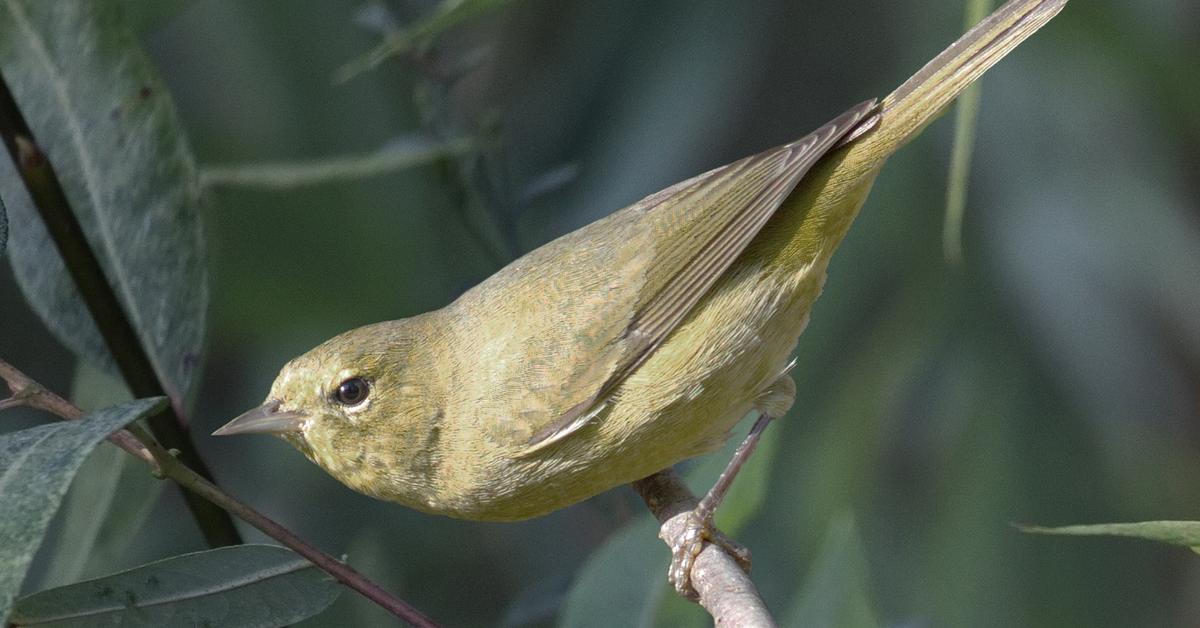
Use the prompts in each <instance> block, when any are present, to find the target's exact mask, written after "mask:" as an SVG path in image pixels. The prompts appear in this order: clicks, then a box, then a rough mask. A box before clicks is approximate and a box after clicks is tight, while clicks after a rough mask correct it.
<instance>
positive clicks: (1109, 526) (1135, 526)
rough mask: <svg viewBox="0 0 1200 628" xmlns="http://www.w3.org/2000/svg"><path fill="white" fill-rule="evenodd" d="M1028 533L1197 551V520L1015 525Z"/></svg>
mask: <svg viewBox="0 0 1200 628" xmlns="http://www.w3.org/2000/svg"><path fill="white" fill-rule="evenodd" d="M1018 527H1019V528H1020V530H1021V531H1022V532H1029V533H1031V534H1062V535H1068V536H1127V537H1132V538H1136V539H1146V540H1148V541H1159V542H1161V543H1170V544H1171V545H1183V546H1185V547H1190V548H1192V549H1193V550H1196V551H1198V552H1200V521H1141V522H1138V523H1098V524H1094V525H1076V526H1061V527H1057V528H1047V527H1042V526H1018Z"/></svg>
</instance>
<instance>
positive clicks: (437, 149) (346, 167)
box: [200, 138, 477, 190]
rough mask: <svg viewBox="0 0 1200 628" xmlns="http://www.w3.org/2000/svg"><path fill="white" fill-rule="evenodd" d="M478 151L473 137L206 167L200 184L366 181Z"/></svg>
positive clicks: (274, 185)
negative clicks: (302, 158)
mask: <svg viewBox="0 0 1200 628" xmlns="http://www.w3.org/2000/svg"><path fill="white" fill-rule="evenodd" d="M475 150H477V146H476V143H475V142H474V141H473V140H472V139H470V138H458V139H453V140H447V141H445V142H438V143H429V144H428V145H427V146H420V147H410V148H394V149H384V150H380V151H377V152H374V153H368V154H365V155H346V156H341V157H331V158H327V159H314V160H309V161H296V162H283V163H252V164H241V165H231V166H207V167H204V168H203V169H201V171H200V185H201V186H202V187H205V188H215V187H234V186H238V187H255V188H265V189H271V190H286V189H291V188H296V187H301V186H306V185H320V184H323V183H332V182H337V181H350V180H358V179H364V178H366V177H373V176H378V175H381V174H387V173H389V172H395V171H397V170H404V169H406V168H413V167H416V166H421V165H425V164H429V163H432V162H436V161H440V160H442V159H446V158H449V157H458V156H461V155H465V154H467V153H470V152H473V151H475Z"/></svg>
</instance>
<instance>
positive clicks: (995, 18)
mask: <svg viewBox="0 0 1200 628" xmlns="http://www.w3.org/2000/svg"><path fill="white" fill-rule="evenodd" d="M1066 4H1067V0H1010V1H1009V2H1007V3H1005V4H1004V5H1003V6H1001V7H1000V8H999V9H996V11H995V12H994V13H992V14H991V15H989V16H988V17H986V18H984V19H983V21H981V22H979V23H978V24H976V25H975V26H974V27H973V28H971V30H969V31H967V32H966V33H965V34H963V36H962V37H960V38H959V39H958V41H956V42H954V43H953V44H951V45H950V47H948V48H946V49H945V50H943V51H942V52H941V54H939V55H938V56H936V57H934V58H933V60H932V61H930V62H929V63H926V64H925V67H923V68H921V69H920V70H919V71H918V72H917V73H916V74H914V75H912V77H911V78H909V79H908V80H907V81H905V82H904V84H903V85H901V86H900V87H898V88H896V91H894V92H892V93H891V94H890V95H889V96H888V97H887V98H885V99H884V100H883V102H882V103H881V105H880V107H879V112H878V114H877V115H878V117H879V119H878V120H867V121H864V122H863V123H860V126H861V128H863V129H868V128H870V127H871V125H876V126H877V127H878V128H876V129H875V132H874V133H871V134H870V136H869V137H865V138H863V139H862V140H860V141H859V142H858V144H863V145H864V146H861V148H860V150H869V151H870V152H871V153H873V154H875V155H878V156H879V157H882V158H886V157H887V156H889V155H891V154H892V153H893V152H895V151H896V150H897V149H899V148H900V147H901V146H903V145H904V144H906V143H907V142H908V141H909V140H910V139H912V138H913V137H914V136H916V135H917V134H918V133H920V132H921V130H922V129H924V128H925V126H926V125H928V124H929V123H930V122H932V121H933V120H934V119H935V118H937V117H938V116H939V115H941V113H942V112H943V111H945V109H946V108H947V107H948V106H949V105H950V103H952V102H953V101H954V99H955V98H957V97H958V95H959V94H960V93H962V91H963V90H964V89H966V88H967V87H968V86H969V85H970V84H971V83H974V82H975V80H976V79H978V78H979V77H980V76H981V75H982V74H983V73H984V72H986V71H987V70H988V69H989V68H991V67H992V66H993V65H995V63H996V62H997V61H999V60H1000V59H1003V58H1004V56H1005V55H1007V54H1008V53H1009V52H1010V51H1012V49H1013V48H1015V47H1016V46H1017V45H1018V44H1020V43H1021V42H1022V41H1025V39H1026V38H1028V37H1029V36H1030V35H1032V34H1034V33H1035V32H1037V31H1038V29H1040V28H1041V27H1042V26H1044V25H1045V24H1046V22H1049V21H1050V19H1051V18H1053V17H1054V16H1055V15H1057V14H1058V12H1059V11H1061V10H1062V8H1063V6H1065V5H1066ZM860 134H861V133H857V132H854V131H852V132H851V134H850V135H852V136H857V135H860Z"/></svg>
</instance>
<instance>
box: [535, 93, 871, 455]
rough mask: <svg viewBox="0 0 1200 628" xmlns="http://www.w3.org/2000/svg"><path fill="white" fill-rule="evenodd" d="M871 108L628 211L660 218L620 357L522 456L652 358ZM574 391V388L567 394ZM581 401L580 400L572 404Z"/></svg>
mask: <svg viewBox="0 0 1200 628" xmlns="http://www.w3.org/2000/svg"><path fill="white" fill-rule="evenodd" d="M874 108H875V101H873V100H872V101H868V102H864V103H861V104H859V105H857V106H855V107H853V108H851V109H850V110H849V111H847V112H846V113H844V114H842V115H840V116H838V117H837V118H834V119H833V120H832V121H830V122H829V123H827V124H825V125H824V126H822V127H820V128H819V129H817V130H816V131H814V132H812V133H811V134H809V135H806V136H805V137H803V138H801V139H799V140H796V141H794V142H791V143H789V144H785V145H783V146H779V147H776V148H773V149H770V150H767V151H764V152H762V153H759V154H757V155H753V156H751V157H747V158H745V159H742V160H740V161H737V162H734V163H732V164H729V165H727V166H724V167H721V168H717V169H715V170H713V171H710V172H708V173H705V174H703V175H700V176H698V177H695V178H693V179H691V180H689V181H685V182H683V183H681V184H679V185H676V186H673V187H671V188H668V189H667V190H663V191H662V192H660V193H657V194H654V195H651V196H649V197H647V198H646V199H644V200H643V201H641V202H640V203H638V204H636V205H634V206H632V207H631V208H630V210H634V211H642V212H646V213H656V214H661V216H657V217H656V218H659V219H656V220H654V221H651V222H649V223H647V224H649V225H651V226H652V228H653V229H655V230H656V233H655V234H654V235H653V237H652V238H650V240H649V241H650V242H654V243H655V245H656V250H655V251H654V255H653V256H652V258H651V261H650V263H651V264H652V266H653V267H652V268H650V269H648V270H647V271H646V273H645V276H644V284H643V285H642V286H641V288H642V289H641V294H642V295H647V296H646V297H645V298H644V299H641V300H640V302H638V303H637V304H636V309H635V312H634V315H633V317H632V318H631V319H630V321H629V323H628V326H627V327H626V328H625V330H624V332H623V334H622V335H621V336H620V337H619V338H617V339H615V342H616V343H617V346H619V347H620V355H619V357H618V359H617V360H616V362H615V364H613V365H612V368H611V369H609V372H608V374H607V377H606V378H605V379H603V380H601V381H599V382H598V383H595V384H592V386H593V389H592V390H593V392H592V394H590V395H588V396H587V397H586V398H584V399H583V400H582V401H580V402H578V403H576V404H575V405H573V406H571V407H570V408H569V409H568V410H567V411H566V412H564V413H562V414H561V415H559V416H558V417H557V418H555V419H553V420H550V421H548V422H547V423H546V424H545V425H544V426H543V427H542V428H541V429H539V430H537V431H535V432H534V433H533V435H532V438H530V440H529V441H528V443H527V444H526V447H525V448H524V449H523V450H522V451H521V454H520V455H528V454H531V453H533V452H535V451H538V450H540V449H542V448H544V447H546V446H549V445H551V444H553V443H555V442H558V441H559V440H562V439H563V438H565V437H567V436H569V435H570V434H571V433H573V432H575V431H576V430H578V429H579V428H581V427H583V426H584V425H586V424H587V423H588V421H589V420H590V419H591V418H592V417H594V416H596V415H597V414H598V413H599V412H600V410H602V409H603V408H604V405H605V403H606V402H607V400H608V398H609V396H610V395H611V394H612V392H613V391H614V390H615V389H616V388H617V387H618V386H620V384H621V383H622V382H623V381H624V380H625V378H627V377H628V376H629V375H630V374H631V373H633V372H634V371H635V370H637V368H638V367H639V366H641V365H642V363H643V362H645V360H646V359H647V358H648V357H649V356H650V355H652V354H653V353H654V350H655V349H657V348H658V347H659V346H660V345H661V344H662V343H663V341H664V340H666V338H667V337H668V336H669V335H670V334H671V332H672V331H673V330H674V329H675V328H676V327H678V326H679V324H680V323H681V322H682V321H683V320H684V319H685V318H686V317H687V315H688V313H689V312H690V311H691V310H692V308H693V307H694V306H695V305H696V303H698V302H699V301H700V299H702V298H703V297H704V295H705V293H707V292H708V290H709V289H710V288H711V287H712V286H713V284H714V283H716V281H717V280H718V279H719V278H720V277H721V275H722V274H723V273H724V272H725V271H726V270H728V269H729V267H730V265H732V264H733V262H734V260H736V259H737V258H738V256H740V255H741V253H742V252H743V251H744V250H745V249H746V247H747V246H749V244H750V242H751V241H752V240H754V238H755V236H756V235H758V233H759V231H760V230H761V229H762V227H763V225H765V224H766V223H767V221H768V220H770V218H771V216H772V215H774V213H775V210H776V209H778V208H779V206H780V205H781V204H782V203H783V201H784V199H786V198H787V196H788V195H789V194H791V192H792V190H793V189H794V188H795V187H796V185H797V184H798V183H799V182H800V180H801V179H802V178H803V177H804V175H805V173H807V172H808V170H809V169H810V168H811V167H812V166H813V164H815V163H816V162H817V161H818V160H819V159H820V158H821V157H822V156H824V155H825V154H826V153H827V152H829V150H830V149H831V148H833V147H834V146H836V145H838V143H839V141H840V140H841V139H842V138H843V137H844V136H846V135H847V133H848V132H850V131H851V129H854V128H855V126H856V125H858V123H859V121H860V120H862V119H863V118H864V116H866V115H867V114H868V113H870V112H871V111H872V110H873V109H874ZM572 387H573V386H572ZM576 398H577V399H578V397H576Z"/></svg>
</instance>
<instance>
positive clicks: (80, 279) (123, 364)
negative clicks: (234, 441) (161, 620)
mask: <svg viewBox="0 0 1200 628" xmlns="http://www.w3.org/2000/svg"><path fill="white" fill-rule="evenodd" d="M0 136H2V138H3V141H4V146H5V147H6V148H7V149H8V154H9V156H10V157H12V160H13V164H14V165H15V166H16V170H17V173H18V174H19V175H20V177H21V181H22V182H24V184H25V188H26V189H27V190H28V191H29V197H30V199H31V200H32V201H33V204H34V206H35V207H36V208H37V210H38V213H39V214H40V215H41V217H42V222H43V223H45V225H46V229H47V231H49V233H50V237H51V239H52V240H54V245H55V248H57V249H58V253H59V255H60V256H61V257H62V260H63V264H64V265H65V266H66V268H67V273H68V274H69V275H70V276H71V280H72V281H73V282H74V284H75V288H76V289H77V290H78V291H79V296H80V297H81V298H82V299H83V302H84V305H86V306H87V310H88V313H89V314H90V315H91V317H92V320H94V321H95V322H96V327H97V328H98V329H99V330H100V335H101V337H103V338H104V344H105V346H106V347H107V348H108V351H109V353H110V354H112V356H113V360H114V361H115V362H116V364H117V369H118V370H119V371H120V372H121V377H122V378H124V380H125V383H126V384H128V385H129V390H130V391H131V392H132V393H133V396H134V397H165V396H168V395H166V393H165V392H163V391H164V386H163V385H162V382H161V381H160V380H159V378H158V374H157V373H156V372H155V370H154V366H153V365H152V363H151V361H150V357H149V355H147V354H146V350H145V347H143V346H142V342H141V340H140V339H139V338H138V335H137V332H136V331H135V330H134V328H133V325H132V324H131V323H130V322H129V317H128V316H126V314H125V310H124V309H123V308H122V307H121V302H120V301H119V300H118V299H117V295H116V293H114V292H113V289H112V284H111V283H110V282H109V281H108V278H107V277H106V276H105V275H104V268H103V267H102V266H101V265H100V261H99V260H98V259H97V258H96V254H95V252H94V251H92V248H91V245H90V244H88V241H87V237H86V236H85V235H84V232H83V227H82V226H81V225H80V224H79V219H78V218H77V217H76V215H75V212H74V211H73V210H72V209H71V204H70V201H69V200H68V199H67V195H66V192H65V191H63V187H62V184H61V183H60V182H59V180H58V175H57V174H56V173H55V171H54V167H53V165H52V164H51V163H50V160H49V159H48V158H47V157H46V154H45V153H43V152H42V150H41V149H40V148H39V147H38V144H37V140H36V138H35V137H34V135H33V131H31V130H30V129H29V125H28V123H27V122H26V121H25V116H24V115H22V113H21V109H20V107H19V106H18V105H17V101H16V99H15V98H14V97H13V95H12V92H11V91H10V90H9V88H8V83H7V82H6V81H5V80H4V77H3V76H0ZM179 403H180V402H179V400H178V399H171V405H169V406H167V408H166V409H164V410H163V411H162V412H160V413H159V414H157V415H155V416H152V417H150V418H149V420H148V424H149V426H150V431H151V432H152V433H153V434H154V436H155V438H157V439H158V440H159V442H161V443H162V444H163V445H164V446H166V447H167V448H169V449H173V450H176V451H178V452H179V459H180V460H182V461H183V462H184V463H185V464H187V465H188V466H189V467H191V468H192V469H195V470H196V472H197V473H199V474H200V475H201V476H202V477H204V478H205V479H207V480H209V481H211V480H212V473H211V472H210V471H209V470H208V467H207V466H206V465H205V464H204V461H203V460H202V459H201V458H200V454H199V453H198V452H197V451H196V447H195V445H193V444H192V439H191V437H190V436H189V435H188V433H187V430H186V429H184V427H183V425H184V423H183V421H182V418H183V409H182V408H181V407H180V406H179ZM184 498H185V500H186V501H187V505H188V508H189V509H190V510H191V512H192V516H193V517H194V518H195V519H196V523H197V525H199V527H200V530H201V532H202V533H203V534H204V538H205V540H206V541H207V542H208V544H209V545H210V546H213V547H217V546H221V545H236V544H239V543H241V542H242V539H241V537H240V536H239V535H238V531H237V528H235V527H234V525H233V520H232V519H230V518H229V515H228V514H226V513H225V512H223V511H221V510H220V509H218V508H213V506H212V504H210V503H208V502H206V501H204V500H202V499H197V498H196V497H195V496H194V495H190V494H187V493H185V494H184Z"/></svg>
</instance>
